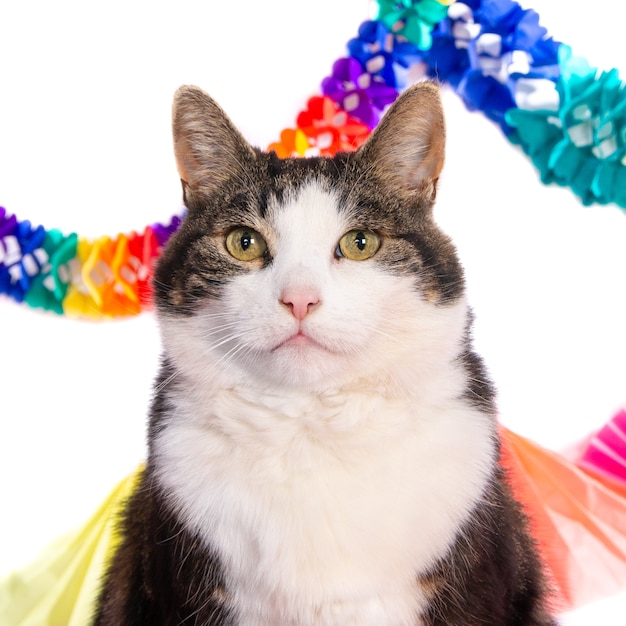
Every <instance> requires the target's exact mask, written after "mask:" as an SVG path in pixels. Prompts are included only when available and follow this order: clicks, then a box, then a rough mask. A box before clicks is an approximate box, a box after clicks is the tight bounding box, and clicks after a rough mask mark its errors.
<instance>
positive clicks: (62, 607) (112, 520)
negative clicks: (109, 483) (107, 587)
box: [0, 467, 143, 626]
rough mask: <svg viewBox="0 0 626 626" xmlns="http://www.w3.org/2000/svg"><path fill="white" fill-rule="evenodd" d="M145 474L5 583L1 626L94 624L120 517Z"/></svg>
mask: <svg viewBox="0 0 626 626" xmlns="http://www.w3.org/2000/svg"><path fill="white" fill-rule="evenodd" d="M142 470H143V468H142V467H140V468H139V469H138V470H136V471H135V472H134V473H133V474H131V475H130V476H128V477H127V478H125V479H124V480H122V481H121V482H120V483H119V484H118V485H117V486H116V487H115V489H114V490H113V491H112V492H111V494H110V495H109V496H108V498H107V499H106V500H105V502H104V503H103V504H102V506H101V507H100V508H99V509H98V511H97V512H96V514H95V515H94V516H93V517H92V518H91V519H90V520H89V521H88V522H87V524H86V525H84V526H83V527H81V528H80V529H79V530H77V531H75V532H73V533H70V534H68V535H66V536H65V537H63V538H62V539H60V540H58V541H56V542H54V543H53V544H52V545H50V546H49V547H48V548H47V549H46V550H45V551H44V552H43V554H42V555H41V557H40V558H39V559H38V560H37V561H35V562H34V563H32V564H30V565H28V566H27V567H25V568H24V569H22V570H20V571H17V572H14V573H12V574H9V576H7V577H6V578H5V579H4V580H2V581H0V624H1V625H2V626H85V625H86V624H89V623H90V621H91V619H92V616H93V612H94V602H95V600H96V597H97V594H98V591H99V588H100V581H101V578H102V575H103V574H104V571H105V569H106V567H107V565H108V563H109V560H110V559H111V556H112V555H113V554H114V553H115V550H116V548H117V545H118V543H119V536H118V533H117V530H116V522H117V517H118V514H119V512H120V510H121V506H122V505H123V504H124V502H125V501H126V499H127V498H128V496H129V495H130V494H131V493H132V491H133V489H134V487H135V484H136V482H137V479H138V477H139V476H140V474H141V472H142Z"/></svg>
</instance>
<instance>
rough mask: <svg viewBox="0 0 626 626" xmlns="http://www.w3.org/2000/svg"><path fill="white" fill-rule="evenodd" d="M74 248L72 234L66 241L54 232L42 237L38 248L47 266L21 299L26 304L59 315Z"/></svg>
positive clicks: (57, 232)
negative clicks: (44, 256)
mask: <svg viewBox="0 0 626 626" xmlns="http://www.w3.org/2000/svg"><path fill="white" fill-rule="evenodd" d="M77 244H78V236H77V235H76V233H72V234H71V235H68V236H67V237H66V236H65V235H63V233H62V232H61V231H60V230H56V229H53V230H50V231H48V232H47V233H46V237H45V239H44V242H43V246H42V248H43V250H44V251H45V252H46V254H47V255H48V263H47V265H46V266H45V267H44V268H42V269H41V271H40V272H39V273H38V274H37V275H36V276H35V278H34V279H33V281H32V284H31V286H30V289H29V290H28V291H27V293H26V296H25V301H26V303H27V304H29V305H30V306H32V307H33V308H41V309H45V310H47V311H53V312H54V313H58V314H59V315H61V314H62V313H63V298H65V294H66V293H67V288H68V286H69V282H70V278H71V270H70V267H69V264H70V263H71V261H72V259H74V257H75V256H76V247H77Z"/></svg>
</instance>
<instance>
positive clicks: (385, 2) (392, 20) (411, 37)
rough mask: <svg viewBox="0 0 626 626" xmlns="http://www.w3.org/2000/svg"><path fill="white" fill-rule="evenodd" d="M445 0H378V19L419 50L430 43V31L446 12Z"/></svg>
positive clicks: (446, 4)
mask: <svg viewBox="0 0 626 626" xmlns="http://www.w3.org/2000/svg"><path fill="white" fill-rule="evenodd" d="M450 4H453V3H452V2H446V1H445V0H443V1H441V2H439V1H438V0H379V2H378V19H379V20H380V21H381V22H383V23H384V24H385V25H386V26H387V28H389V30H392V31H394V32H395V33H398V34H399V35H402V36H403V37H406V39H407V40H408V41H410V42H411V43H414V44H415V45H416V46H417V47H418V48H419V49H420V50H427V49H428V48H430V46H431V44H432V37H431V32H432V30H433V28H434V27H435V25H436V24H438V23H439V22H440V21H441V20H442V19H444V17H446V15H447V13H448V6H449V5H450Z"/></svg>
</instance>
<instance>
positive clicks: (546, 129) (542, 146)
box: [506, 46, 626, 207]
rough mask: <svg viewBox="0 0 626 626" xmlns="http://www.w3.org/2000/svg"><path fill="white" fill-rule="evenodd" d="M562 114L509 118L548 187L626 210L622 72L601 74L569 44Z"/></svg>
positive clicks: (564, 53) (563, 58)
mask: <svg viewBox="0 0 626 626" xmlns="http://www.w3.org/2000/svg"><path fill="white" fill-rule="evenodd" d="M559 56H560V63H561V66H562V70H561V75H560V77H559V79H558V81H557V83H556V88H557V92H558V95H559V106H558V109H557V110H549V109H548V110H533V111H524V110H522V109H514V110H511V111H508V112H507V114H506V118H507V122H508V123H509V124H510V125H511V126H512V127H514V128H515V133H516V137H517V138H518V140H519V142H520V144H521V146H522V148H523V149H524V151H525V152H526V153H527V154H528V155H529V156H530V157H531V159H532V160H533V163H534V164H535V166H536V167H537V168H538V169H539V171H540V173H541V180H542V181H543V182H544V183H551V182H555V183H558V184H559V185H566V186H569V187H570V188H571V189H572V190H573V191H574V193H575V194H576V195H578V196H579V197H580V199H581V201H582V202H583V204H585V205H590V204H592V203H600V204H606V203H609V202H615V203H617V204H618V205H620V206H622V207H626V175H625V174H626V170H624V165H625V164H626V87H624V85H623V83H622V81H621V80H620V78H619V74H618V72H617V70H611V71H609V72H598V70H596V69H595V68H591V67H590V66H589V65H588V64H587V62H586V61H584V59H579V58H577V57H574V56H573V55H572V52H571V49H570V48H569V47H568V46H562V48H561V50H560V52H559Z"/></svg>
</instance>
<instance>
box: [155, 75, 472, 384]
mask: <svg viewBox="0 0 626 626" xmlns="http://www.w3.org/2000/svg"><path fill="white" fill-rule="evenodd" d="M173 132H174V144H175V153H176V159H177V163H178V169H179V173H180V177H181V180H182V184H183V192H184V201H185V205H186V207H187V215H186V217H185V219H184V221H183V224H182V225H181V227H180V229H179V230H178V232H177V233H176V234H175V235H174V236H173V237H172V238H171V240H170V242H169V243H168V245H167V247H166V250H165V251H164V253H163V255H162V258H161V260H160V262H159V264H158V267H157V270H156V273H155V298H156V305H157V310H158V316H159V320H160V324H161V327H162V335H163V341H164V346H165V352H166V355H167V357H168V358H169V359H170V360H171V361H172V362H173V365H174V366H175V367H176V368H177V369H178V370H179V371H187V372H188V373H189V374H190V375H195V376H197V377H199V380H203V379H205V380H209V379H214V378H215V377H220V376H222V377H226V378H228V377H231V378H233V379H235V380H238V381H240V382H241V381H246V380H248V381H250V383H251V384H254V383H258V384H261V385H264V384H265V385H277V386H280V387H294V386H299V387H305V388H312V389H316V388H320V387H321V388H324V387H328V386H329V385H331V386H332V385H335V384H337V385H341V384H347V383H350V382H352V381H356V380H373V379H377V381H381V380H382V381H386V382H390V381H400V379H402V378H403V377H407V379H408V380H410V379H414V378H415V377H416V376H420V375H422V374H423V375H426V374H427V373H428V372H429V371H432V370H433V369H437V367H439V364H440V362H441V363H444V362H445V363H449V362H450V360H453V359H454V358H455V357H456V356H457V355H458V353H459V350H460V346H461V343H462V340H463V336H464V330H465V326H466V316H467V311H466V306H465V303H464V295H463V294H464V288H463V275H462V270H461V267H460V265H459V263H458V260H457V257H456V254H455V251H454V248H453V246H452V245H451V243H450V242H449V240H448V238H447V237H446V236H445V235H443V234H442V233H441V232H440V231H439V229H438V228H437V227H436V225H435V223H434V221H433V217H432V207H433V203H434V199H435V195H436V188H437V181H438V178H439V175H440V172H441V169H442V166H443V160H444V142H445V130H444V118H443V112H442V106H441V102H440V97H439V92H438V88H437V87H436V86H435V85H433V84H431V83H421V84H418V85H416V86H414V87H412V88H410V89H409V90H407V91H406V92H405V93H404V94H402V95H401V96H400V97H399V99H398V100H397V102H396V103H395V104H394V105H393V106H392V107H391V108H390V109H389V111H388V112H387V113H386V115H385V116H384V118H383V120H382V121H381V122H380V124H379V126H378V127H377V128H376V129H375V131H374V132H373V133H372V135H371V136H370V137H369V139H368V140H367V141H366V142H365V144H364V145H363V146H361V147H360V148H359V149H358V150H357V151H356V152H354V153H346V154H339V155H337V156H336V157H334V158H310V159H304V158H293V159H284V160H281V159H278V158H277V157H276V155H275V154H274V153H265V152H261V151H260V150H257V149H255V148H253V147H251V146H250V145H249V144H248V143H247V142H246V140H245V139H244V138H243V137H242V136H241V134H240V133H239V132H238V131H237V130H236V128H235V127H234V125H233V124H232V123H231V121H230V120H229V119H228V118H227V116H226V115H225V114H224V112H223V111H222V110H221V109H220V108H219V107H218V105H217V104H216V103H215V102H214V101H213V100H212V99H211V98H210V97H209V96H208V95H206V94H205V93H204V92H202V91H201V90H199V89H197V88H195V87H183V88H181V89H180V90H179V91H178V92H177V94H176V96H175V100H174V112H173Z"/></svg>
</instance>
